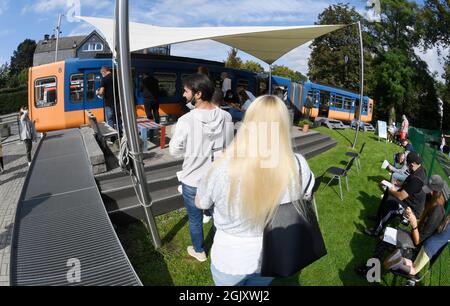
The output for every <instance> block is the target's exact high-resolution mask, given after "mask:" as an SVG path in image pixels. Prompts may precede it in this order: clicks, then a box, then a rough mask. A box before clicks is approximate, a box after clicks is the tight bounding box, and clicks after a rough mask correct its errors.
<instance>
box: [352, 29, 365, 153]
mask: <svg viewBox="0 0 450 306" xmlns="http://www.w3.org/2000/svg"><path fill="white" fill-rule="evenodd" d="M357 24H358V31H359V47H360V65H361V73H360V78H361V80H360V84H359V90H360V91H359V114H358V124H357V125H356V133H355V140H354V141H353V146H352V148H353V149H354V148H355V147H356V141H357V139H358V132H359V126H360V124H361V112H362V105H363V97H364V48H363V39H362V31H361V21H358V22H357Z"/></svg>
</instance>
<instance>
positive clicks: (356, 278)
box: [339, 191, 380, 285]
mask: <svg viewBox="0 0 450 306" xmlns="http://www.w3.org/2000/svg"><path fill="white" fill-rule="evenodd" d="M358 200H359V201H360V202H361V203H362V205H363V209H362V210H361V212H360V216H359V220H367V217H368V216H369V215H370V214H371V215H373V214H375V213H376V211H377V208H378V205H379V203H380V199H379V198H377V197H376V196H371V195H369V194H367V193H366V192H364V191H361V192H360V195H359V196H358ZM354 225H355V228H356V230H355V233H354V234H353V237H352V238H351V240H350V248H351V250H352V254H353V258H352V259H351V260H350V261H349V262H348V264H347V266H346V267H345V268H344V269H343V270H341V271H339V277H340V279H341V280H342V283H343V284H344V285H369V284H370V283H368V281H367V280H366V278H365V277H364V276H361V275H359V274H358V273H357V272H356V269H357V267H359V266H361V265H364V264H365V263H366V262H367V260H368V259H369V258H371V257H372V254H373V252H374V250H375V245H376V243H377V241H376V238H373V237H369V236H367V235H365V234H364V233H363V231H364V227H365V226H364V225H362V224H359V223H356V222H355V223H354ZM365 225H367V224H365Z"/></svg>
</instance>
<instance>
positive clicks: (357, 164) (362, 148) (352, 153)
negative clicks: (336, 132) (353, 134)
mask: <svg viewBox="0 0 450 306" xmlns="http://www.w3.org/2000/svg"><path fill="white" fill-rule="evenodd" d="M365 145H366V143H363V145H362V146H361V149H360V150H359V153H356V152H347V153H345V155H347V156H350V157H355V161H356V169H358V172H359V171H361V161H360V160H359V159H360V157H361V154H362V152H363V150H364V147H365Z"/></svg>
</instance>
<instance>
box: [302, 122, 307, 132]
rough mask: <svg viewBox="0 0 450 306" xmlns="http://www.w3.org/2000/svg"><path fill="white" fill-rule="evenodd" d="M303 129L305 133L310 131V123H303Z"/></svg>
mask: <svg viewBox="0 0 450 306" xmlns="http://www.w3.org/2000/svg"><path fill="white" fill-rule="evenodd" d="M302 131H303V133H308V131H309V124H305V125H303V128H302Z"/></svg>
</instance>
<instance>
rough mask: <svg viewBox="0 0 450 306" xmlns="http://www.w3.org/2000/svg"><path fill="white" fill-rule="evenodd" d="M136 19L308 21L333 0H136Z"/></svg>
mask: <svg viewBox="0 0 450 306" xmlns="http://www.w3.org/2000/svg"><path fill="white" fill-rule="evenodd" d="M133 4H135V5H136V6H134V7H133V8H132V16H133V19H134V20H139V21H141V22H145V23H150V24H154V25H160V26H194V25H195V26H197V25H199V24H209V25H216V26H219V25H249V24H252V25H256V24H258V25H261V24H264V23H270V24H272V25H274V24H280V25H281V24H284V25H286V24H292V23H296V24H300V23H302V24H304V23H311V22H313V21H315V20H316V19H317V16H318V14H319V13H320V12H322V10H323V9H324V8H326V7H328V5H329V4H330V3H329V2H328V1H324V0H316V1H314V0H302V1H299V0H296V1H293V0H267V1H264V2H260V1H255V0H223V1H211V0H184V1H178V0H158V1H155V2H153V3H149V2H147V1H142V0H141V1H138V3H133Z"/></svg>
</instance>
